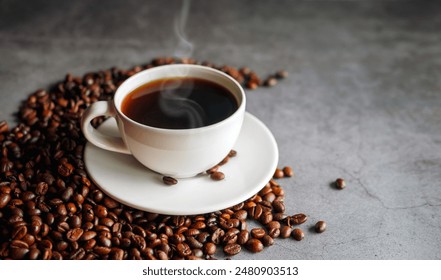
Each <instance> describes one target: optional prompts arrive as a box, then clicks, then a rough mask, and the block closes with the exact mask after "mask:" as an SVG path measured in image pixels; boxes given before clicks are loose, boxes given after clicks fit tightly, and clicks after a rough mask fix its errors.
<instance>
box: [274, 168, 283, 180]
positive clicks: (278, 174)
mask: <svg viewBox="0 0 441 280" xmlns="http://www.w3.org/2000/svg"><path fill="white" fill-rule="evenodd" d="M283 176H285V175H284V174H283V171H282V169H279V168H276V171H274V175H273V177H274V178H276V179H280V178H283Z"/></svg>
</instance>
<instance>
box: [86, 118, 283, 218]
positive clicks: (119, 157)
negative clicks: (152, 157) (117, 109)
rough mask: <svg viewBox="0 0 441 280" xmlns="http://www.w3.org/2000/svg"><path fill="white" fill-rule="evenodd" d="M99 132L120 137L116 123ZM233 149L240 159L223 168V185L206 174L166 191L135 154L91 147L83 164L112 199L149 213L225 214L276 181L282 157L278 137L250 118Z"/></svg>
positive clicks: (179, 183) (158, 176) (165, 187)
mask: <svg viewBox="0 0 441 280" xmlns="http://www.w3.org/2000/svg"><path fill="white" fill-rule="evenodd" d="M99 130H101V131H104V132H105V133H106V134H113V135H118V129H117V126H116V122H115V119H113V118H111V119H108V120H106V121H105V122H104V123H103V124H102V125H101V126H100V127H99ZM234 149H235V150H236V151H237V156H236V157H234V158H231V159H230V160H229V162H228V163H227V164H225V165H224V166H222V167H221V168H220V171H222V172H223V173H224V174H225V179H224V180H222V181H213V180H211V179H210V177H209V176H208V175H206V174H202V175H199V176H197V177H193V178H188V179H180V180H179V182H178V184H176V185H173V186H167V185H165V184H164V183H163V182H162V176H161V175H159V174H157V173H155V172H153V171H151V170H149V169H147V168H146V167H144V166H143V165H141V164H140V163H139V162H138V161H136V160H135V158H133V157H132V156H130V155H125V154H119V153H115V152H110V151H107V150H103V149H101V148H98V147H96V146H94V145H93V144H91V143H87V144H86V148H85V151H84V162H85V164H86V168H87V171H88V173H89V175H90V177H91V178H92V179H93V181H94V182H95V183H96V184H97V186H99V187H100V188H101V189H102V191H103V192H105V193H106V194H107V195H109V196H110V197H112V198H113V199H115V200H117V201H119V202H121V203H123V204H126V205H128V206H131V207H133V208H137V209H140V210H145V211H148V212H154V213H159V214H167V215H196V214H204V213H209V212H213V211H217V210H221V209H225V208H228V207H231V206H233V205H236V204H238V203H240V202H242V201H244V200H247V199H248V198H250V197H251V196H253V195H254V194H256V193H257V192H258V191H259V190H260V189H262V188H263V187H264V186H265V184H266V183H267V182H268V181H269V180H270V179H271V177H272V175H273V174H274V170H275V169H276V167H277V162H278V158H279V152H278V148H277V143H276V141H275V139H274V136H273V135H272V133H271V132H270V131H269V129H268V128H267V127H266V126H265V125H264V124H263V123H262V122H261V121H260V120H258V119H257V118H256V117H254V116H253V115H251V114H249V113H246V114H245V119H244V123H243V126H242V131H241V133H240V135H239V138H238V140H237V143H236V145H235V146H234Z"/></svg>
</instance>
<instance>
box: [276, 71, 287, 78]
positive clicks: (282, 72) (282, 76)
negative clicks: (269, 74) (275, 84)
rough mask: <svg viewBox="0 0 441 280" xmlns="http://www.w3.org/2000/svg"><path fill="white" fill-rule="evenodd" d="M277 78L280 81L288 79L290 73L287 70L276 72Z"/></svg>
mask: <svg viewBox="0 0 441 280" xmlns="http://www.w3.org/2000/svg"><path fill="white" fill-rule="evenodd" d="M276 77H277V78H278V79H284V78H286V77H288V72H287V71H286V70H279V71H277V72H276Z"/></svg>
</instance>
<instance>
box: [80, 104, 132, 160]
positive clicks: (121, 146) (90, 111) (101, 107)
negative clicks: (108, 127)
mask: <svg viewBox="0 0 441 280" xmlns="http://www.w3.org/2000/svg"><path fill="white" fill-rule="evenodd" d="M100 116H106V117H112V118H115V117H116V109H115V106H114V105H113V101H97V102H95V103H93V104H92V105H91V106H90V107H89V108H87V109H86V111H85V112H84V114H83V117H82V118H81V130H82V131H83V134H84V136H85V137H86V139H87V140H89V141H90V142H91V143H92V144H94V145H95V146H97V147H100V148H102V149H105V150H109V151H112V152H118V153H123V154H131V153H130V151H129V149H128V148H127V146H126V144H125V143H124V141H123V140H122V138H121V137H115V136H110V135H106V134H104V133H101V132H100V131H98V130H96V129H95V128H93V126H92V125H91V123H90V122H91V121H92V120H93V119H94V118H96V117H100Z"/></svg>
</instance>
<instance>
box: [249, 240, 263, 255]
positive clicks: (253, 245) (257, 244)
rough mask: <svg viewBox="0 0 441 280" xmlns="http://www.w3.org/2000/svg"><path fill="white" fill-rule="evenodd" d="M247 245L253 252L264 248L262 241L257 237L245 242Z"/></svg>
mask: <svg viewBox="0 0 441 280" xmlns="http://www.w3.org/2000/svg"><path fill="white" fill-rule="evenodd" d="M245 247H246V248H247V249H248V250H249V251H251V252H253V253H258V252H261V251H262V250H263V244H262V242H261V241H260V240H259V239H256V238H252V239H250V240H248V242H247V243H246V244H245Z"/></svg>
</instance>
